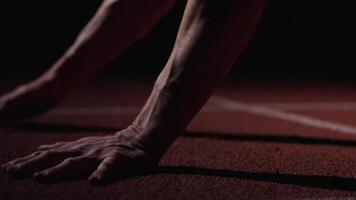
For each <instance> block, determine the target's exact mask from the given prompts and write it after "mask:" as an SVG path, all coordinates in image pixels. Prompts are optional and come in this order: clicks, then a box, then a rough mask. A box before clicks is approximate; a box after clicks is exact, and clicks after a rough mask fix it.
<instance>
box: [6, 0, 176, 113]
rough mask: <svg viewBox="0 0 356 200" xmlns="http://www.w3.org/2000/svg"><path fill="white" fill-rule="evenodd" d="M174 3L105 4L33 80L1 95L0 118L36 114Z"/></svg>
mask: <svg viewBox="0 0 356 200" xmlns="http://www.w3.org/2000/svg"><path fill="white" fill-rule="evenodd" d="M175 1H176V0H135V1H132V0H104V1H103V3H102V5H101V6H100V8H99V9H98V11H97V12H96V14H95V16H94V17H93V18H92V19H91V21H90V22H89V23H88V24H87V25H86V27H85V28H84V29H83V30H82V31H81V32H80V34H79V36H78V37H77V39H76V40H75V42H74V44H73V45H72V46H71V47H70V48H69V49H68V50H67V51H66V52H65V53H64V55H63V56H62V57H61V58H60V59H59V60H58V61H57V62H55V63H54V64H53V66H51V67H50V69H49V70H48V71H47V72H46V73H44V74H43V75H42V76H40V77H39V78H37V79H36V80H34V81H32V82H30V83H28V84H24V85H21V86H20V87H18V88H16V89H15V90H13V91H11V92H10V93H8V94H5V95H3V96H1V97H0V120H1V119H11V118H13V119H19V118H24V117H32V116H34V115H36V114H40V113H42V112H44V111H46V110H47V109H49V108H51V107H52V106H54V105H56V104H57V103H58V102H59V101H60V100H62V99H63V98H64V97H65V96H66V95H67V94H68V93H69V92H71V91H72V90H73V88H75V86H78V85H80V84H81V83H82V82H84V81H86V80H87V79H89V78H91V77H92V76H93V75H94V74H95V73H96V72H97V71H98V70H100V69H101V68H103V67H104V66H105V65H106V64H107V63H108V62H110V61H111V60H113V59H114V58H115V57H117V56H118V55H119V54H120V53H122V52H123V51H124V50H125V49H127V48H128V47H129V46H130V45H131V44H133V43H134V42H135V41H137V40H139V39H141V38H142V37H143V36H144V35H146V34H147V33H148V32H149V31H150V30H151V29H152V28H153V27H154V25H155V24H156V23H157V22H158V21H159V20H160V18H161V17H162V16H164V15H165V14H166V13H167V12H168V11H169V10H170V8H171V7H172V6H173V5H174V3H175Z"/></svg>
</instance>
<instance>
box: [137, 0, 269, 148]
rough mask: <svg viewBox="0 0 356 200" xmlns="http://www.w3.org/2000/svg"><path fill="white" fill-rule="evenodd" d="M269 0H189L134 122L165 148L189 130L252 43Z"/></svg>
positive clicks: (150, 143) (149, 139) (152, 142)
mask: <svg viewBox="0 0 356 200" xmlns="http://www.w3.org/2000/svg"><path fill="white" fill-rule="evenodd" d="M265 3H266V1H265V0H253V1H251V0H240V1H236V0H231V1H230V0H226V1H219V2H218V1H214V0H206V1H195V0H194V1H189V3H188V7H187V11H186V13H185V15H184V19H183V23H182V25H181V28H180V34H179V36H178V39H177V43H176V46H175V49H174V51H173V53H172V55H171V58H170V60H169V62H168V63H167V65H166V66H165V68H164V69H163V71H162V72H161V74H160V76H159V77H158V79H157V81H156V83H155V86H154V88H153V90H152V93H151V96H150V97H149V99H148V101H147V102H146V105H145V106H144V108H143V109H142V111H141V113H140V114H139V115H138V117H137V118H136V120H135V121H134V123H133V127H135V128H137V129H140V132H143V133H146V134H142V135H140V137H141V138H142V141H144V142H146V143H148V145H147V146H152V147H153V148H158V147H160V148H161V149H163V150H162V151H164V150H165V149H166V148H167V147H168V146H169V145H170V144H171V143H172V142H173V141H174V140H175V139H176V137H177V136H178V135H179V134H180V133H181V132H182V131H184V130H185V128H186V127H187V125H188V124H189V122H190V121H191V120H192V118H193V117H194V116H195V115H196V113H197V112H198V111H199V110H200V109H201V107H202V106H203V105H204V104H205V102H206V101H207V99H208V98H209V97H210V95H211V93H212V92H213V90H214V88H216V86H217V85H218V84H219V83H220V82H221V81H222V80H223V78H224V77H225V75H226V73H227V72H228V71H229V69H230V67H231V66H232V64H233V63H234V61H235V59H236V58H237V57H238V55H239V54H240V53H241V52H242V51H243V49H244V48H245V46H246V45H247V44H248V42H249V40H250V38H251V36H252V34H253V32H254V30H255V27H256V25H257V24H258V22H259V18H260V15H261V13H262V10H263V7H264V5H265Z"/></svg>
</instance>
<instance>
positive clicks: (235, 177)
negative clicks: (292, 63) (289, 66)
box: [0, 80, 356, 200]
mask: <svg viewBox="0 0 356 200" xmlns="http://www.w3.org/2000/svg"><path fill="white" fill-rule="evenodd" d="M149 92H150V85H149V84H148V82H146V81H142V82H140V81H138V82H132V81H125V80H121V81H108V80H105V81H102V82H98V83H95V84H90V85H89V86H87V87H84V88H83V89H82V90H81V91H78V92H76V93H75V94H73V95H72V96H71V97H70V98H68V99H67V100H66V101H65V102H64V103H63V104H61V105H60V106H59V108H56V109H57V111H58V109H67V110H71V109H73V111H74V113H73V114H72V115H71V114H70V113H69V114H68V113H67V114H65V115H58V113H57V114H56V109H54V110H53V111H51V112H49V113H47V114H45V115H43V116H40V117H38V118H36V119H33V120H31V121H27V122H21V123H16V124H12V125H3V126H1V128H0V141H1V146H0V163H4V162H6V161H9V160H11V159H13V158H16V157H19V156H24V155H26V154H28V153H30V152H32V151H34V150H35V149H36V148H37V146H39V145H41V144H47V143H53V142H56V141H58V140H62V141H63V140H64V141H67V140H74V139H78V138H81V137H84V136H89V135H104V134H111V133H113V132H115V131H117V130H119V129H120V128H124V127H125V126H126V125H128V124H129V123H130V122H131V120H132V119H133V118H134V117H135V114H136V113H137V112H136V111H132V113H126V114H125V113H124V114H105V113H103V114H100V115H98V114H95V115H93V114H89V115H84V114H78V113H75V109H77V108H78V107H80V108H87V109H90V108H93V107H97V108H99V107H101V108H102V107H106V108H107V107H113V106H115V107H122V108H124V107H133V106H136V107H137V106H141V105H142V104H143V103H144V100H145V97H147V95H148V94H149ZM215 95H218V96H223V97H226V98H229V99H232V100H233V101H236V102H239V101H243V102H247V103H251V104H252V103H271V102H272V103H273V102H279V103H280V102H283V103H288V102H334V103H335V102H351V101H354V102H356V93H355V92H354V91H353V86H352V85H351V84H326V83H318V84H313V83H310V84H291V83H290V84H287V83H280V84H278V83H270V84H269V83H267V82H266V83H255V84H250V83H237V84H236V83H229V82H228V81H227V82H225V83H224V84H223V85H222V86H221V87H220V88H219V89H218V90H217V91H216V93H215ZM209 106H218V107H219V106H221V105H217V104H216V102H215V103H214V102H213V101H212V102H210V103H209V104H208V105H207V107H209ZM287 112H292V113H297V114H300V115H303V116H309V117H313V118H317V119H323V120H327V121H329V122H330V121H331V122H337V123H342V124H346V125H350V126H356V111H352V110H350V111H320V110H319V111H313V110H310V111H287ZM355 147H356V136H354V135H350V134H344V133H341V132H338V131H332V130H328V129H322V128H315V127H310V126H306V125H303V124H298V123H295V122H290V121H288V120H281V119H275V118H269V117H264V116H259V115H256V114H251V113H247V112H238V111H231V110H230V111H223V110H217V111H210V112H204V111H202V112H201V113H199V115H198V116H197V117H196V118H195V119H194V120H193V122H192V123H191V125H190V126H189V129H188V131H187V133H186V134H184V135H182V136H181V137H180V138H179V139H178V140H177V141H176V142H175V143H174V144H173V146H172V147H171V148H170V149H169V151H168V152H167V154H166V155H165V156H164V158H163V159H162V161H161V164H160V167H159V168H158V170H157V171H152V173H149V174H145V175H139V176H136V177H131V178H128V179H125V180H120V181H118V182H115V183H112V184H110V185H107V186H102V187H93V186H90V185H89V184H88V183H87V182H86V181H85V180H79V181H68V182H63V183H57V184H50V185H45V184H38V183H36V182H35V181H33V180H32V179H25V180H13V179H11V178H9V177H8V176H6V175H5V174H3V173H1V174H0V199H4V200H5V199H88V200H89V199H152V200H153V199H347V198H351V197H355V199H356V156H355V154H356V148H355Z"/></svg>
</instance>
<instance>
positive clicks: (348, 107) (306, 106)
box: [255, 102, 356, 111]
mask: <svg viewBox="0 0 356 200" xmlns="http://www.w3.org/2000/svg"><path fill="white" fill-rule="evenodd" d="M255 105H259V106H266V107H273V108H277V109H281V110H286V111H356V102H298V103H256V104H255Z"/></svg>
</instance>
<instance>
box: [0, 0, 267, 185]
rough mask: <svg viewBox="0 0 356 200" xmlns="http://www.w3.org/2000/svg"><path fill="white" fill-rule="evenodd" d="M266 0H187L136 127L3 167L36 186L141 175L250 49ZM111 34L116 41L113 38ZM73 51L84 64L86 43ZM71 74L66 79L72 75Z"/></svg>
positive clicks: (58, 145) (55, 148) (46, 149)
mask: <svg viewBox="0 0 356 200" xmlns="http://www.w3.org/2000/svg"><path fill="white" fill-rule="evenodd" d="M266 1H267V0H221V1H216V0H189V1H188V4H187V8H186V10H185V13H184V17H183V20H182V24H181V27H180V30H179V33H178V37H177V40H176V44H175V47H174V49H173V51H172V54H171V56H170V59H169V61H168V62H167V64H166V66H165V67H164V69H163V70H162V72H161V73H160V75H159V77H158V78H157V80H156V82H155V84H154V87H153V90H152V92H151V95H150V97H149V98H148V100H147V101H146V104H145V106H144V107H143V109H142V110H141V112H140V114H139V115H138V116H137V117H136V119H135V120H134V122H133V123H132V125H131V126H129V127H128V128H126V129H124V130H122V131H120V132H118V133H116V134H115V135H109V136H104V137H91V138H83V139H81V140H78V141H74V142H61V143H56V144H53V145H46V146H41V147H40V149H39V151H38V152H36V153H34V154H31V155H30V156H27V157H24V158H19V159H16V160H14V161H11V162H9V163H7V164H5V165H3V167H2V169H3V170H4V171H5V172H7V173H9V174H11V175H14V176H24V175H29V176H31V175H34V177H35V178H36V180H39V181H43V180H45V181H50V180H56V179H60V178H63V177H66V176H67V177H68V176H73V175H78V173H79V172H84V176H89V181H90V182H91V183H105V182H106V181H108V180H109V179H112V178H113V177H114V176H118V175H120V174H121V175H122V174H125V173H126V172H127V171H130V172H138V171H140V170H142V169H149V168H150V167H152V166H155V165H157V164H158V162H159V160H160V158H161V157H162V156H163V155H164V153H165V152H166V151H167V149H168V148H169V146H170V145H171V144H172V143H173V142H174V141H175V139H176V138H177V137H178V136H179V135H180V134H181V133H182V132H183V131H184V130H185V129H186V127H187V125H188V124H189V122H190V121H191V120H192V118H193V117H194V116H195V115H196V113H197V112H198V111H199V110H200V109H201V107H202V106H203V105H204V104H205V102H206V101H207V100H208V98H209V97H210V95H211V94H212V92H213V91H214V89H215V88H216V86H217V85H218V84H219V83H220V82H221V81H222V80H223V79H224V77H225V75H226V73H227V72H228V71H229V69H230V68H231V66H232V64H233V63H234V61H235V60H236V58H237V57H238V56H239V54H240V53H241V52H242V51H243V50H244V48H245V47H246V45H247V44H248V42H249V40H250V39H251V37H252V35H253V32H254V31H255V28H256V26H257V24H258V22H259V19H260V16H261V13H262V11H263V8H264V6H265V4H266ZM120 2H125V1H120ZM120 2H119V4H120ZM145 2H146V1H145ZM147 2H148V1H147ZM126 3H127V4H129V1H127V2H126ZM119 4H117V6H119ZM157 5H158V4H157ZM157 5H156V6H157ZM127 6H128V5H127ZM132 6H134V5H132ZM126 8H130V6H128V7H126ZM162 13H164V12H162ZM151 14H153V13H151ZM154 15H155V16H156V14H154ZM119 21H120V20H119ZM122 21H126V20H124V19H122ZM142 23H143V22H142ZM147 23H149V20H148V22H147ZM104 24H105V23H104ZM150 24H152V23H150ZM99 27H101V28H103V27H104V28H103V29H105V26H99ZM99 30H100V28H99ZM147 30H148V29H147ZM101 31H102V32H105V31H104V30H101ZM110 31H111V30H110ZM84 32H85V31H84ZM99 32H100V31H99ZM84 35H86V34H84ZM89 35H90V34H89ZM122 35H123V36H125V35H126V36H127V37H128V35H129V34H128V33H126V34H122ZM110 36H111V37H112V38H111V39H113V40H115V38H116V37H113V35H110ZM79 38H80V37H79ZM96 40H99V39H98V38H97V37H89V39H87V41H86V42H87V43H89V44H90V43H93V44H96V45H93V48H94V49H95V48H97V47H98V46H97V45H102V44H101V42H99V41H96ZM121 40H122V41H126V39H125V38H122V39H121ZM78 41H83V40H81V39H78ZM78 45H79V46H78ZM74 46H78V47H77V51H71V50H70V51H69V52H72V53H70V54H71V56H74V57H76V59H74V60H82V59H80V58H82V56H83V55H87V54H86V53H85V52H88V51H90V50H83V49H85V46H86V45H85V43H83V44H82V45H80V43H79V44H77V45H74ZM109 49H110V50H112V49H113V47H111V48H109ZM92 50H93V49H92ZM110 50H108V51H110ZM93 51H94V50H93ZM117 52H120V51H117ZM117 52H116V53H115V54H114V53H113V54H111V55H116V54H117ZM84 60H85V59H84ZM99 60H100V59H99ZM68 62H69V61H68ZM81 62H83V63H80V64H79V65H80V66H81V67H79V68H82V69H86V67H87V65H86V64H87V63H89V62H88V61H81ZM69 63H70V62H69ZM74 63H76V62H74ZM103 63H104V62H102V64H103ZM76 64H78V63H76ZM96 65H97V63H95V66H96ZM76 66H77V65H76ZM58 70H59V69H58ZM59 71H61V70H59ZM63 71H65V70H63ZM89 71H91V72H90V73H92V72H93V71H95V70H89ZM68 73H69V72H68ZM72 73H74V72H71V73H69V74H70V75H69V76H72V77H73V76H74V77H75V75H74V74H72ZM55 74H56V75H55V76H57V74H60V73H55ZM55 76H54V77H55ZM85 76H88V75H85ZM83 79H84V78H83ZM68 80H71V79H70V78H68V79H66V81H68ZM69 82H71V81H69ZM55 88H56V87H55ZM15 96H16V95H15ZM15 99H16V97H15ZM4 110H6V108H5V109H4ZM182 110H184V112H181V111H182ZM0 113H1V111H0ZM43 170H44V171H43Z"/></svg>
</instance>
